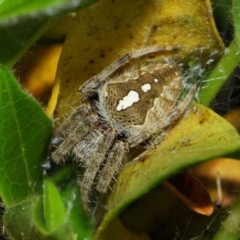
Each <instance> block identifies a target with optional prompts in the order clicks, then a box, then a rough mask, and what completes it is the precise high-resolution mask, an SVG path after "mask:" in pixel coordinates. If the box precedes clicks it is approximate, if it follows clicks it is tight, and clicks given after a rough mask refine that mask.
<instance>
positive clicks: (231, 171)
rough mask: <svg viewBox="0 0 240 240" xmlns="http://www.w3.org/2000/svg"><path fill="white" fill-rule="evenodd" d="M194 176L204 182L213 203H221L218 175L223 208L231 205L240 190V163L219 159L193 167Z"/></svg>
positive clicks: (228, 159) (233, 160)
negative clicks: (219, 182)
mask: <svg viewBox="0 0 240 240" xmlns="http://www.w3.org/2000/svg"><path fill="white" fill-rule="evenodd" d="M193 171H194V174H195V175H196V176H197V177H198V178H199V179H201V180H202V181H204V185H205V186H206V188H207V189H208V192H209V193H210V195H211V198H212V201H213V202H219V196H218V190H217V184H216V180H217V174H219V176H220V180H221V191H222V203H221V205H222V207H225V206H228V205H229V204H231V203H232V202H233V201H234V199H235V197H236V194H237V193H238V192H239V189H240V161H239V160H235V159H230V158H218V159H214V160H212V161H209V162H206V163H203V164H201V165H198V166H195V167H193Z"/></svg>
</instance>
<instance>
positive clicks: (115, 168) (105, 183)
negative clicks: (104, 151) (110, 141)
mask: <svg viewBox="0 0 240 240" xmlns="http://www.w3.org/2000/svg"><path fill="white" fill-rule="evenodd" d="M128 151H129V145H128V143H126V142H122V141H117V142H115V144H114V146H113V147H112V149H111V150H110V152H109V154H108V157H107V161H106V163H105V165H104V166H103V169H102V170H101V172H100V174H99V179H98V183H97V186H96V190H97V191H98V192H100V193H106V192H107V190H108V188H109V187H110V184H111V181H112V179H113V178H114V177H115V176H116V175H117V174H118V172H119V170H120V169H121V167H122V165H123V163H124V160H125V159H126V155H127V152H128ZM109 175H110V177H108V176H109Z"/></svg>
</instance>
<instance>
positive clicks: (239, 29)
mask: <svg viewBox="0 0 240 240" xmlns="http://www.w3.org/2000/svg"><path fill="white" fill-rule="evenodd" d="M239 10H240V2H239V1H238V0H233V1H232V18H233V26H234V34H235V41H236V44H237V47H238V51H239V49H240V11H239ZM236 54H237V52H236Z"/></svg>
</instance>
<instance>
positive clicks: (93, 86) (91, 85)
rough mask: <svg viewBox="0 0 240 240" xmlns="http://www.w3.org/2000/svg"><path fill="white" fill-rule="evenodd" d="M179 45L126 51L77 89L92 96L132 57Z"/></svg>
mask: <svg viewBox="0 0 240 240" xmlns="http://www.w3.org/2000/svg"><path fill="white" fill-rule="evenodd" d="M177 50H179V47H173V46H162V47H157V46H156V47H146V48H142V49H137V50H134V51H133V52H131V53H127V54H125V55H123V56H122V57H120V58H119V59H117V60H116V61H114V62H113V63H111V64H110V65H109V66H108V67H106V68H105V69H103V70H102V71H101V72H100V73H99V74H97V75H95V76H93V77H92V78H90V79H89V80H88V81H87V82H86V83H85V84H83V86H81V87H80V88H79V91H80V92H81V93H82V94H83V95H84V96H86V97H89V96H92V95H94V94H96V93H97V91H98V88H99V86H100V85H101V84H102V83H103V82H106V81H109V80H111V79H108V77H109V76H110V75H111V74H113V73H114V72H115V71H116V70H117V69H119V68H120V67H122V66H124V65H126V64H127V63H129V62H130V61H131V60H132V59H136V58H139V57H142V56H144V55H147V54H151V53H156V52H162V51H177Z"/></svg>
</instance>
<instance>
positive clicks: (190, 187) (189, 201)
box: [164, 170, 214, 216]
mask: <svg viewBox="0 0 240 240" xmlns="http://www.w3.org/2000/svg"><path fill="white" fill-rule="evenodd" d="M164 186H166V187H167V188H168V189H169V190H170V191H172V192H173V193H174V194H175V195H176V196H178V197H179V198H180V199H181V200H182V201H183V203H185V204H186V205H187V206H188V207H189V208H190V209H192V210H193V211H195V212H197V213H200V214H203V215H207V216H209V215H211V214H212V212H213V210H214V207H213V203H212V201H211V198H210V195H209V193H208V191H207V190H206V188H205V187H204V186H203V184H202V183H201V182H200V181H199V180H198V179H197V178H196V177H195V176H194V175H193V174H192V173H191V171H190V170H188V171H187V172H185V173H183V174H179V175H177V176H175V177H173V178H172V179H170V180H169V181H165V182H164Z"/></svg>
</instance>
